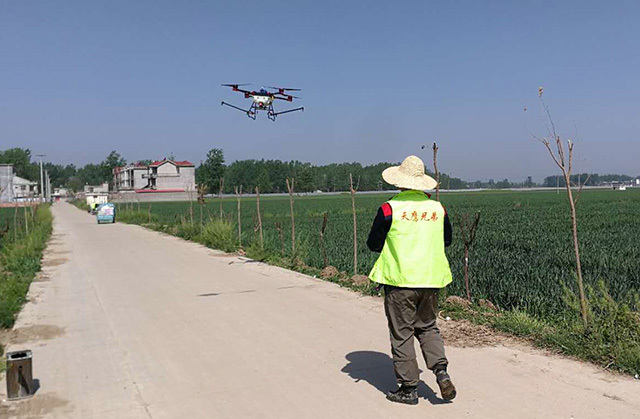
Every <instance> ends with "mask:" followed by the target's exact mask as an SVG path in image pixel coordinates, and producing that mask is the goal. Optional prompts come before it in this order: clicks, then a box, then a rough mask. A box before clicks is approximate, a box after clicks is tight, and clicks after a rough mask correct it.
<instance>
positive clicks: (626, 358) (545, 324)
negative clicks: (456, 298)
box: [441, 281, 640, 375]
mask: <svg viewBox="0 0 640 419" xmlns="http://www.w3.org/2000/svg"><path fill="white" fill-rule="evenodd" d="M587 297H588V306H589V323H588V326H587V327H585V326H584V324H583V323H582V320H581V318H580V308H579V303H578V300H577V297H576V296H575V294H573V292H572V291H569V290H566V291H565V300H566V301H567V307H568V309H567V311H566V312H565V313H563V315H562V316H559V317H556V318H553V319H540V318H536V317H533V316H532V315H530V314H528V313H526V312H524V311H522V310H505V311H500V310H498V311H496V310H491V309H487V308H486V307H482V306H480V305H478V304H472V305H466V304H460V303H458V302H447V301H445V302H444V303H443V304H442V307H441V308H442V310H443V312H444V313H446V315H447V316H449V317H451V318H452V319H454V320H459V319H466V320H469V321H471V322H473V323H476V324H480V325H485V326H491V327H493V328H494V329H496V330H498V331H501V332H504V333H507V334H510V335H513V336H517V337H521V338H525V339H526V340H527V341H529V342H531V343H532V344H533V345H535V346H537V347H540V348H545V349H550V350H553V351H555V352H558V353H562V354H564V355H569V356H573V357H576V358H579V359H582V360H584V361H590V362H593V363H595V364H597V365H599V366H601V367H603V368H605V369H610V370H614V371H618V372H622V373H627V374H632V375H634V374H640V312H638V311H636V310H633V309H632V308H631V307H630V306H629V305H628V304H625V303H621V302H616V301H615V300H614V299H613V298H612V297H611V295H610V294H609V291H608V289H607V288H606V286H605V285H604V282H603V281H599V282H598V284H597V286H595V287H587ZM633 298H636V299H637V298H638V296H637V295H636V296H634V297H633Z"/></svg>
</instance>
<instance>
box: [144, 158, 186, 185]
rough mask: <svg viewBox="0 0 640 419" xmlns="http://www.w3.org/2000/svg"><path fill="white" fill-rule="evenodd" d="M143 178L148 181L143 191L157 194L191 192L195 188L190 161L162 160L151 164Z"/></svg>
mask: <svg viewBox="0 0 640 419" xmlns="http://www.w3.org/2000/svg"><path fill="white" fill-rule="evenodd" d="M143 178H145V179H147V181H148V183H147V186H146V187H145V188H144V189H150V190H154V191H159V192H160V191H162V192H184V191H193V190H195V188H196V167H195V165H194V164H193V163H191V162H190V161H186V160H185V161H173V160H167V159H164V160H160V161H155V162H153V163H151V164H150V165H149V168H148V170H147V174H146V175H143Z"/></svg>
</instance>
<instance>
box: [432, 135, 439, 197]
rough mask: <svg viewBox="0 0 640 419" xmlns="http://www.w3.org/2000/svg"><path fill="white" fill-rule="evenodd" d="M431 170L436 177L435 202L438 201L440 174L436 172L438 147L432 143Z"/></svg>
mask: <svg viewBox="0 0 640 419" xmlns="http://www.w3.org/2000/svg"><path fill="white" fill-rule="evenodd" d="M433 170H434V172H435V175H436V182H437V183H436V201H439V200H440V172H439V171H438V146H437V145H436V143H435V142H434V143H433Z"/></svg>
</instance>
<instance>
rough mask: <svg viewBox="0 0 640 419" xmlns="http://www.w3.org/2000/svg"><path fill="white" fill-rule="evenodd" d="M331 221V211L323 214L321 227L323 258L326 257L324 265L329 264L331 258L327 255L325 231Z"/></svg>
mask: <svg viewBox="0 0 640 419" xmlns="http://www.w3.org/2000/svg"><path fill="white" fill-rule="evenodd" d="M328 221H329V213H328V212H325V213H324V214H322V227H320V250H321V251H322V258H323V259H324V266H325V267H327V266H329V258H328V257H327V250H326V248H325V247H324V232H325V230H326V229H327V222H328Z"/></svg>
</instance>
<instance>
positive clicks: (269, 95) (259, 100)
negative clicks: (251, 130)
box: [222, 84, 304, 121]
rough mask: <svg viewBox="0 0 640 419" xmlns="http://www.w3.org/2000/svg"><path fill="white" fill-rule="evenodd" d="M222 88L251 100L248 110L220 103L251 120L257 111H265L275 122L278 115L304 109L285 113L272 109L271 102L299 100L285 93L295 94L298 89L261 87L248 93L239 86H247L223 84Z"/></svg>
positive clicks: (297, 109)
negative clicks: (227, 88) (229, 89)
mask: <svg viewBox="0 0 640 419" xmlns="http://www.w3.org/2000/svg"><path fill="white" fill-rule="evenodd" d="M223 86H225V87H230V88H231V90H233V91H234V92H240V93H242V94H244V97H245V99H249V98H251V99H252V100H253V102H252V103H251V106H250V107H249V109H248V110H247V109H242V108H240V107H238V106H235V105H232V104H230V103H227V102H222V105H227V106H229V107H231V108H233V109H237V110H239V111H241V112H244V113H246V114H247V116H248V117H249V118H251V119H254V120H255V119H256V116H257V115H258V111H266V112H267V117H268V118H269V119H270V120H272V121H275V120H276V116H278V115H282V114H284V113H289V112H295V111H304V108H302V107H301V108H295V109H289V110H286V111H282V112H276V111H275V110H274V109H273V102H274V101H275V100H286V101H288V102H293V99H300V98H299V97H297V96H292V95H290V94H288V93H287V92H296V91H300V89H292V88H288V87H263V88H262V89H260V90H259V91H254V90H252V91H249V90H243V89H241V88H240V87H241V86H248V84H223ZM267 89H270V90H275V91H269V90H267Z"/></svg>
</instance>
